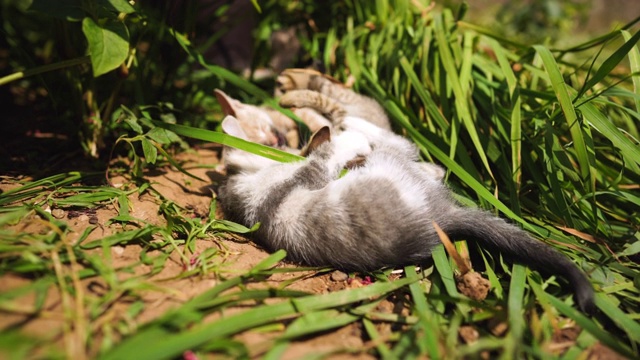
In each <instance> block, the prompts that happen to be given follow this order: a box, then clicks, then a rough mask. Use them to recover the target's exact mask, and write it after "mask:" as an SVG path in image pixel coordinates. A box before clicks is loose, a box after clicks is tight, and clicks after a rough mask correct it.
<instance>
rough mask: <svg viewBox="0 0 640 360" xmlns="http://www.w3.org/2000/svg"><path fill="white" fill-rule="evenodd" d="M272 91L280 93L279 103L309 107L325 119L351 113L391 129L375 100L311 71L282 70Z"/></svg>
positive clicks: (387, 119) (287, 105) (278, 94)
mask: <svg viewBox="0 0 640 360" xmlns="http://www.w3.org/2000/svg"><path fill="white" fill-rule="evenodd" d="M294 93H295V95H294ZM275 94H276V96H281V99H280V105H281V106H285V107H297V108H302V107H306V108H311V109H313V110H316V111H318V112H319V113H321V114H322V115H323V116H324V117H326V118H328V119H335V118H338V117H344V116H347V115H348V116H354V117H358V118H360V119H365V120H367V121H369V122H371V123H372V124H374V125H377V126H378V127H380V128H382V129H385V130H390V129H391V124H390V122H389V117H387V114H386V113H385V111H384V109H383V108H382V106H380V104H378V102H376V101H375V100H373V99H371V98H369V97H367V96H365V95H362V94H358V93H356V92H355V91H353V90H351V89H348V88H347V87H345V86H344V85H342V84H341V83H339V82H337V81H336V80H334V79H333V78H331V77H329V76H327V75H324V74H322V73H320V72H317V71H314V70H309V69H287V70H285V71H283V72H282V73H280V75H278V78H277V79H276V90H275ZM292 95H293V96H292Z"/></svg>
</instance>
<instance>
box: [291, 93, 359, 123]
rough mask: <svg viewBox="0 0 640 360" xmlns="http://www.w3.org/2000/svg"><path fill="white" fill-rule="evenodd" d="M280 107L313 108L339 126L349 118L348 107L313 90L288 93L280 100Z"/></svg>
mask: <svg viewBox="0 0 640 360" xmlns="http://www.w3.org/2000/svg"><path fill="white" fill-rule="evenodd" d="M280 106H282V107H286V108H291V107H296V108H311V109H313V110H315V111H317V112H319V113H320V114H322V115H323V116H324V117H326V118H327V119H329V121H331V122H332V123H333V124H338V123H340V122H342V120H344V118H345V117H346V116H347V109H346V107H345V106H344V105H343V104H342V103H341V102H339V101H338V100H335V99H332V98H330V97H328V96H327V95H324V94H322V93H319V92H317V91H312V90H291V91H287V92H286V93H285V94H284V95H282V97H281V98H280Z"/></svg>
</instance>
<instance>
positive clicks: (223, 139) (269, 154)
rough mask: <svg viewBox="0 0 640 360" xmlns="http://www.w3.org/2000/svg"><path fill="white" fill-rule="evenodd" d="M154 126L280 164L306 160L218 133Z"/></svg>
mask: <svg viewBox="0 0 640 360" xmlns="http://www.w3.org/2000/svg"><path fill="white" fill-rule="evenodd" d="M153 124H154V125H156V126H158V127H161V128H163V129H167V130H171V131H173V132H175V133H176V134H178V135H182V136H187V137H190V138H193V139H198V140H204V141H209V142H214V143H217V144H222V145H226V146H231V147H233V148H236V149H240V150H244V151H247V152H250V153H252V154H256V155H260V156H262V157H266V158H268V159H271V160H275V161H279V162H294V161H300V160H302V159H304V158H303V157H301V156H298V155H294V154H291V153H288V152H285V151H281V150H278V149H275V148H272V147H269V146H266V145H261V144H257V143H253V142H250V141H246V140H243V139H240V138H237V137H235V136H231V135H228V134H224V133H221V132H217V131H210V130H205V129H197V128H192V127H188V126H184V125H176V124H168V123H163V122H160V121H154V122H153Z"/></svg>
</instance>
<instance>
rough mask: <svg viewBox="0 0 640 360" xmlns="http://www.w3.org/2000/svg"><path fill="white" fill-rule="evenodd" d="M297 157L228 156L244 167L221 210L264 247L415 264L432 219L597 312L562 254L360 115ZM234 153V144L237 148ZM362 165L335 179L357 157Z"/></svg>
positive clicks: (308, 258)
mask: <svg viewBox="0 0 640 360" xmlns="http://www.w3.org/2000/svg"><path fill="white" fill-rule="evenodd" d="M342 129H343V131H342V132H340V133H338V134H337V135H335V136H333V137H332V139H331V140H330V141H329V142H325V143H323V144H321V145H319V146H318V147H317V148H316V149H315V150H314V151H312V152H311V154H310V155H309V157H308V158H307V159H306V160H304V161H301V162H297V163H289V164H276V163H272V162H270V163H265V162H262V163H261V164H262V166H256V165H255V163H254V164H248V163H251V156H237V157H233V156H231V157H230V158H229V159H228V161H230V162H234V166H235V167H236V168H238V169H243V168H245V169H248V168H251V169H252V170H249V171H241V172H239V173H237V174H235V175H232V176H230V177H229V178H228V180H227V182H226V184H224V185H223V186H221V188H220V189H219V193H218V196H219V199H220V202H221V205H222V208H223V210H224V213H225V215H226V216H227V217H228V218H229V219H231V220H234V221H237V222H240V223H242V224H244V225H246V226H253V225H254V224H256V223H258V222H259V223H261V226H260V228H259V229H258V231H257V232H256V233H255V238H256V240H257V241H259V242H260V243H261V244H262V245H264V247H265V248H267V249H268V250H271V251H274V250H277V249H285V250H286V251H287V254H288V258H289V259H290V260H292V261H295V262H300V263H304V264H307V265H317V266H327V265H329V266H333V267H335V268H338V269H342V270H359V271H367V270H375V269H380V268H383V267H400V266H405V265H411V264H420V263H423V262H425V261H426V260H428V259H429V258H430V257H431V251H432V249H433V248H434V247H435V246H436V245H438V244H439V243H440V240H439V237H438V236H437V234H436V232H435V230H434V227H433V223H434V222H435V223H437V224H438V225H439V226H440V227H441V228H442V229H443V230H444V231H445V233H447V234H448V235H449V236H450V237H451V238H452V239H469V240H472V239H473V240H477V241H479V242H480V243H481V244H482V246H483V247H486V248H488V249H490V250H494V251H499V252H500V253H502V254H503V255H505V257H506V258H508V259H511V260H513V261H515V262H520V263H523V264H526V265H530V266H532V267H534V268H535V269H538V270H541V271H543V272H545V273H548V274H555V275H559V276H562V277H564V278H565V279H566V280H567V281H568V283H569V285H570V286H571V287H572V288H573V290H574V293H575V300H576V302H577V304H578V306H579V307H580V308H581V309H582V310H583V311H586V312H591V311H593V309H594V302H593V289H592V287H591V285H590V283H589V281H588V280H587V278H586V277H585V275H584V274H583V273H582V272H581V271H580V270H579V269H578V268H577V267H576V266H575V265H574V264H573V263H572V262H571V261H569V260H568V259H567V258H566V257H565V256H563V255H561V254H560V253H558V252H557V251H555V250H553V249H552V248H551V247H549V246H548V245H546V244H544V243H542V242H540V241H536V240H534V239H533V238H531V237H530V236H529V235H528V234H527V233H526V232H524V231H523V230H521V229H519V228H518V227H515V226H513V225H510V224H508V223H507V222H505V221H504V220H502V219H500V218H498V217H495V216H492V215H491V214H489V213H487V212H484V211H481V210H477V209H471V208H464V207H461V206H459V205H458V204H457V203H456V202H455V201H454V200H453V199H452V197H451V194H450V191H449V190H448V189H447V187H446V186H445V185H444V184H443V183H442V181H441V180H442V174H443V173H444V172H443V171H442V169H441V168H440V167H438V166H436V165H432V164H425V163H421V162H419V157H418V150H417V148H416V147H415V145H413V144H412V143H411V142H409V141H408V140H406V139H404V138H402V137H401V136H398V135H395V134H393V133H391V132H389V131H385V130H382V129H380V128H377V127H376V126H373V125H372V124H371V123H368V122H366V121H364V120H362V119H357V118H352V117H347V118H346V119H345V121H344V124H343V126H342ZM237 151H238V150H235V152H237ZM362 155H364V156H366V162H365V163H364V165H362V166H360V167H358V168H356V169H354V170H351V171H349V172H348V173H347V174H346V175H345V176H344V177H341V178H340V177H339V174H340V171H341V170H342V168H343V167H344V165H345V164H346V163H347V162H348V161H349V160H351V159H353V158H354V157H356V156H362Z"/></svg>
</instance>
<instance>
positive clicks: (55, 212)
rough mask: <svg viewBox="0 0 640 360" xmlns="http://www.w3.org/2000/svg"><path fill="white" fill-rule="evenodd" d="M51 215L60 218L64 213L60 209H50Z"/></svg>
mask: <svg viewBox="0 0 640 360" xmlns="http://www.w3.org/2000/svg"><path fill="white" fill-rule="evenodd" d="M51 215H52V216H53V217H54V218H56V219H62V218H64V216H65V215H66V214H65V212H64V210H62V209H53V210H51Z"/></svg>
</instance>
